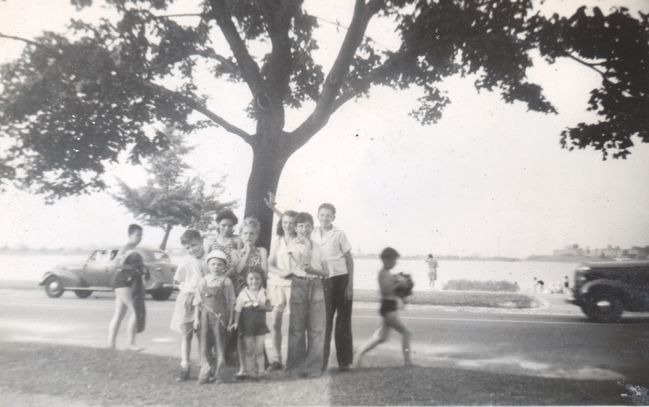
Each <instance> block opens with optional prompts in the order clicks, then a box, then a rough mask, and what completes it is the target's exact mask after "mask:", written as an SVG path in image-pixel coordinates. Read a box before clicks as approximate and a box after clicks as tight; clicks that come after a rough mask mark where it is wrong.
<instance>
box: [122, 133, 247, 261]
mask: <svg viewBox="0 0 649 407" xmlns="http://www.w3.org/2000/svg"><path fill="white" fill-rule="evenodd" d="M169 136H170V135H169V134H164V133H160V134H159V137H161V138H168V137H169ZM190 150H191V149H190V148H189V147H187V146H186V145H185V144H184V143H183V141H182V139H181V138H179V137H177V136H173V137H172V138H171V140H170V141H169V142H168V147H167V149H166V150H164V151H163V152H161V153H159V154H157V155H155V156H153V157H151V158H149V159H148V160H147V162H146V164H145V165H146V170H147V172H148V173H149V174H150V177H149V179H148V180H147V181H146V184H145V185H144V186H141V187H137V188H135V187H131V186H129V184H128V183H127V182H125V181H124V180H121V179H118V180H117V182H118V186H117V187H118V191H117V192H116V193H114V194H113V197H114V198H115V199H116V200H117V202H119V203H120V204H122V205H123V206H124V207H125V208H126V209H128V210H129V212H131V213H132V214H133V215H134V216H135V218H136V219H138V220H139V221H140V222H142V223H144V224H147V225H149V226H154V227H159V228H162V229H163V230H164V231H165V235H164V237H163V240H162V244H161V249H164V248H165V246H166V243H167V239H168V237H169V233H170V231H171V229H172V228H173V227H175V226H183V227H192V228H196V229H199V230H208V229H209V228H210V226H211V224H212V223H213V222H214V218H215V215H216V214H217V213H218V212H220V211H222V210H224V209H228V208H232V207H233V206H234V205H235V204H236V202H234V201H232V202H220V201H219V199H218V198H219V196H220V195H221V193H222V191H223V188H222V186H221V184H220V183H217V184H214V185H209V186H208V185H207V184H206V183H205V181H203V180H202V179H201V178H200V177H197V176H188V175H187V170H188V169H189V167H188V166H187V164H186V163H185V162H184V156H185V155H186V154H187V153H189V151H190Z"/></svg>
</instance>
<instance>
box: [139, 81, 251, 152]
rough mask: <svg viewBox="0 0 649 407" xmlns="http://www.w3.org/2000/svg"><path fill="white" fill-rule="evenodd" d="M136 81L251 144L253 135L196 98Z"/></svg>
mask: <svg viewBox="0 0 649 407" xmlns="http://www.w3.org/2000/svg"><path fill="white" fill-rule="evenodd" d="M137 79H138V81H139V82H140V83H141V84H142V85H143V86H146V87H148V88H150V89H153V90H155V91H156V92H158V93H161V94H164V95H167V96H170V97H172V98H174V99H175V100H177V101H178V102H180V103H183V104H186V105H187V106H189V107H191V108H192V109H194V110H195V111H197V112H199V113H201V114H203V115H204V116H205V117H207V118H208V119H210V120H212V121H213V122H214V123H216V124H218V125H219V126H221V127H222V128H224V129H225V130H227V131H228V132H230V133H232V134H235V135H237V136H239V137H241V139H242V140H243V141H245V142H246V143H248V144H249V145H251V146H252V145H253V143H254V140H255V139H254V137H252V136H251V135H250V134H249V133H248V132H246V131H244V130H243V129H241V128H239V127H237V126H235V125H234V124H232V123H230V122H229V121H227V120H225V119H224V118H223V117H221V116H219V115H218V114H216V113H214V112H213V111H211V110H209V109H208V108H207V107H206V106H205V105H203V104H202V103H200V102H199V101H198V100H196V99H193V98H191V97H189V96H185V95H183V94H182V93H179V92H176V91H173V90H171V89H167V88H165V87H164V86H162V85H158V84H155V83H153V82H149V81H147V80H144V79H140V78H137Z"/></svg>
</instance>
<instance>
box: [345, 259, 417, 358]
mask: <svg viewBox="0 0 649 407" xmlns="http://www.w3.org/2000/svg"><path fill="white" fill-rule="evenodd" d="M398 259H399V253H398V252H397V251H396V250H394V249H393V248H391V247H388V248H386V249H384V250H383V252H382V253H381V261H382V262H383V267H382V268H381V271H379V287H380V289H381V309H380V310H379V314H380V315H381V318H383V320H382V321H381V326H380V327H379V329H377V330H376V332H374V335H373V337H372V339H371V340H370V341H369V342H368V343H366V344H365V345H363V346H362V347H361V348H360V349H359V350H358V354H357V356H356V367H357V368H358V367H361V365H362V361H363V356H364V355H365V354H366V353H367V352H369V351H371V350H372V349H374V348H376V347H377V346H378V345H380V344H382V343H384V342H385V341H387V339H388V334H389V333H390V328H392V329H394V330H395V331H397V332H399V333H400V334H401V351H402V352H403V362H404V365H405V366H406V367H410V366H412V361H411V359H410V338H411V334H410V331H409V330H408V328H406V326H405V325H404V324H403V321H401V319H400V318H399V308H400V302H401V298H400V297H399V295H398V290H399V280H398V279H397V277H396V276H394V275H393V274H391V273H390V270H392V269H393V268H394V266H396V264H397V260H398Z"/></svg>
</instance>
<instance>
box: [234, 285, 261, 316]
mask: <svg viewBox="0 0 649 407" xmlns="http://www.w3.org/2000/svg"><path fill="white" fill-rule="evenodd" d="M255 303H256V304H257V305H264V304H265V303H266V290H264V289H263V288H260V289H259V291H258V292H257V293H256V294H255V293H253V292H252V291H250V290H248V288H247V287H246V288H244V289H243V290H241V292H240V293H239V296H238V297H237V302H236V304H235V306H234V310H235V311H237V312H241V310H242V309H244V308H247V307H254V306H255V305H254V304H255Z"/></svg>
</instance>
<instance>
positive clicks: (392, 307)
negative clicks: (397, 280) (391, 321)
mask: <svg viewBox="0 0 649 407" xmlns="http://www.w3.org/2000/svg"><path fill="white" fill-rule="evenodd" d="M398 309H399V305H398V303H397V301H396V300H389V299H383V300H381V309H380V310H379V314H381V316H382V317H384V316H385V315H386V314H389V313H390V312H394V311H396V310H398Z"/></svg>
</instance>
